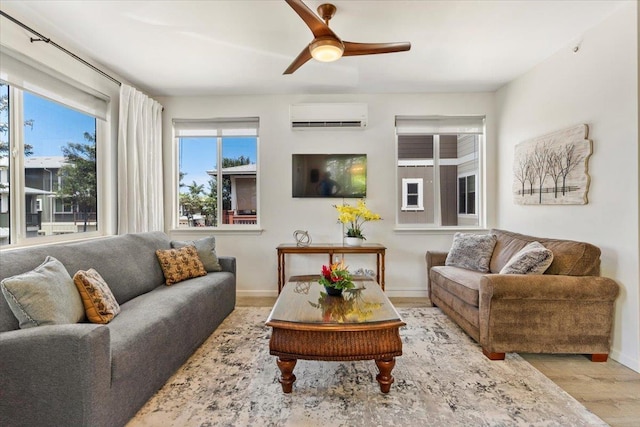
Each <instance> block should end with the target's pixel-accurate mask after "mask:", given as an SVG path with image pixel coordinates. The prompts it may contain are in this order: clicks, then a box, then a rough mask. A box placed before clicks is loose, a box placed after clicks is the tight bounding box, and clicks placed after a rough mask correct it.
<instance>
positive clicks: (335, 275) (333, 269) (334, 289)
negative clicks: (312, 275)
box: [318, 260, 355, 296]
mask: <svg viewBox="0 0 640 427" xmlns="http://www.w3.org/2000/svg"><path fill="white" fill-rule="evenodd" d="M318 283H320V284H321V285H322V286H324V288H325V290H326V291H327V294H328V295H331V296H341V295H342V291H343V290H344V289H351V288H353V287H354V286H355V285H354V284H353V282H352V281H351V274H350V273H349V269H348V268H347V267H346V266H345V265H344V260H342V261H340V262H335V263H333V264H331V265H323V266H322V277H320V280H318Z"/></svg>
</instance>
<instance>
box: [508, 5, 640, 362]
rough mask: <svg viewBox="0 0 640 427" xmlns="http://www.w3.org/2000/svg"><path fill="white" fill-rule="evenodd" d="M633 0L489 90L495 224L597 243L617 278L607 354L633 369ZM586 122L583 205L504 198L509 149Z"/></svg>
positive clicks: (605, 267) (638, 350)
mask: <svg viewBox="0 0 640 427" xmlns="http://www.w3.org/2000/svg"><path fill="white" fill-rule="evenodd" d="M637 16H638V5H637V3H635V2H632V3H630V4H629V5H627V6H625V7H624V8H622V9H620V10H618V11H617V13H615V14H614V15H612V16H611V17H609V18H608V19H606V20H605V21H604V22H603V23H602V24H600V25H599V26H597V27H595V28H593V29H592V30H590V31H589V32H587V33H586V34H585V35H584V38H583V40H582V42H581V44H580V48H579V50H578V51H577V52H575V53H574V52H573V50H572V47H573V46H568V47H567V48H566V49H563V50H561V51H559V52H558V53H556V54H555V55H553V56H552V57H551V58H549V59H548V60H546V61H545V62H543V63H541V64H539V65H538V66H536V67H535V68H534V69H533V70H531V71H529V72H528V73H526V74H525V75H523V76H521V77H520V78H518V79H516V80H514V81H512V82H511V83H509V84H508V85H506V86H505V87H503V88H501V89H500V90H499V91H498V92H497V94H496V114H497V122H498V124H497V128H496V129H497V130H496V133H497V135H496V137H497V143H498V165H499V170H498V178H497V181H498V183H499V185H498V198H497V200H498V203H497V207H498V209H497V221H498V224H499V226H500V227H501V228H504V229H509V230H514V231H518V232H522V233H527V234H533V235H539V236H547V237H558V238H569V239H575V240H583V241H587V242H590V243H593V244H595V245H597V246H599V247H600V248H601V249H602V271H601V274H602V275H603V276H607V277H611V278H613V279H615V280H616V281H617V282H618V284H619V285H620V290H621V291H620V296H619V297H618V300H617V304H616V318H615V326H614V342H613V351H612V357H613V358H614V359H616V360H618V361H620V362H622V363H624V364H625V365H627V366H629V367H631V368H633V369H635V370H637V371H640V343H639V339H640V326H639V325H640V307H639V305H640V295H639V294H640V292H639V283H640V274H639V261H640V257H639V248H640V241H639V227H638V224H639V219H640V217H639V215H638V208H639V196H638V182H639V176H640V175H639V167H638V164H639V162H638V160H639V157H638V25H637ZM579 123H586V124H588V125H589V129H590V131H589V138H590V139H591V140H592V141H593V156H592V157H591V160H590V161H589V174H590V176H591V186H590V189H589V194H588V197H589V203H588V204H587V205H584V206H522V205H516V204H514V203H513V201H512V196H511V183H512V179H513V178H512V177H513V174H512V167H513V156H514V146H515V145H516V144H518V143H519V142H522V141H524V140H527V139H530V138H532V137H536V136H540V135H544V134H546V133H549V132H552V131H555V130H559V129H563V128H566V127H570V126H573V125H576V124H579Z"/></svg>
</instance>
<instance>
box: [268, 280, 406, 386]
mask: <svg viewBox="0 0 640 427" xmlns="http://www.w3.org/2000/svg"><path fill="white" fill-rule="evenodd" d="M356 285H357V289H353V290H349V291H345V292H344V293H343V295H342V297H332V296H328V295H326V292H325V290H324V287H323V286H321V285H320V284H318V283H317V277H313V276H308V277H305V276H298V277H292V278H291V279H290V280H289V282H287V284H286V285H285V286H284V288H283V289H282V292H281V293H280V296H279V297H278V300H277V301H276V304H275V305H274V307H273V310H272V311H271V314H270V315H269V318H268V319H267V323H266V324H267V326H270V327H272V328H273V331H272V333H271V340H270V342H269V350H270V353H271V354H272V355H274V356H277V357H278V359H277V364H278V368H280V372H281V374H282V375H281V377H280V384H282V391H283V392H284V393H291V390H292V387H293V382H294V381H295V380H296V376H295V375H294V374H293V368H294V367H295V366H296V362H297V360H298V359H304V360H329V361H346V360H375V363H376V365H377V367H378V371H379V373H378V375H377V376H376V380H377V381H378V383H379V384H380V390H381V391H382V392H383V393H388V392H389V390H390V388H391V384H392V383H393V376H392V375H391V371H392V370H393V367H394V366H395V357H397V356H400V355H402V340H401V339H400V333H399V329H400V327H402V326H404V325H405V323H404V322H403V321H402V319H401V318H400V315H398V312H397V311H396V309H395V308H394V307H393V305H392V304H391V302H390V301H389V299H388V298H387V297H386V295H385V294H384V293H383V292H382V290H381V289H380V286H379V285H378V284H377V283H376V282H375V281H373V280H370V279H365V280H358V281H356Z"/></svg>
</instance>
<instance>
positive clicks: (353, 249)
mask: <svg viewBox="0 0 640 427" xmlns="http://www.w3.org/2000/svg"><path fill="white" fill-rule="evenodd" d="M386 249H387V248H386V247H384V246H383V245H381V244H379V243H367V244H364V245H362V246H346V245H342V244H339V243H336V244H332V243H317V244H312V245H309V246H298V245H296V244H293V243H291V244H289V243H283V244H280V245H278V247H277V248H276V250H277V251H278V294H280V291H282V287H283V286H284V284H285V283H286V259H285V258H286V255H287V254H298V255H309V254H327V255H328V256H329V264H331V263H332V262H333V256H334V255H336V254H340V255H341V254H375V255H376V281H377V282H378V283H379V284H380V287H381V288H382V290H383V291H384V256H385V251H386Z"/></svg>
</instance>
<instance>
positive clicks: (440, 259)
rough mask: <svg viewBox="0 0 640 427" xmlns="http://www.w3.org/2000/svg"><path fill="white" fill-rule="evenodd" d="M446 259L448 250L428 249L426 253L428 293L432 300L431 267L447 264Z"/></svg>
mask: <svg viewBox="0 0 640 427" xmlns="http://www.w3.org/2000/svg"><path fill="white" fill-rule="evenodd" d="M446 260H447V252H440V251H427V253H426V255H425V261H426V262H427V295H428V296H429V300H431V282H430V278H429V275H430V273H429V272H430V271H431V267H437V266H441V265H445V261H446Z"/></svg>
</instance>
